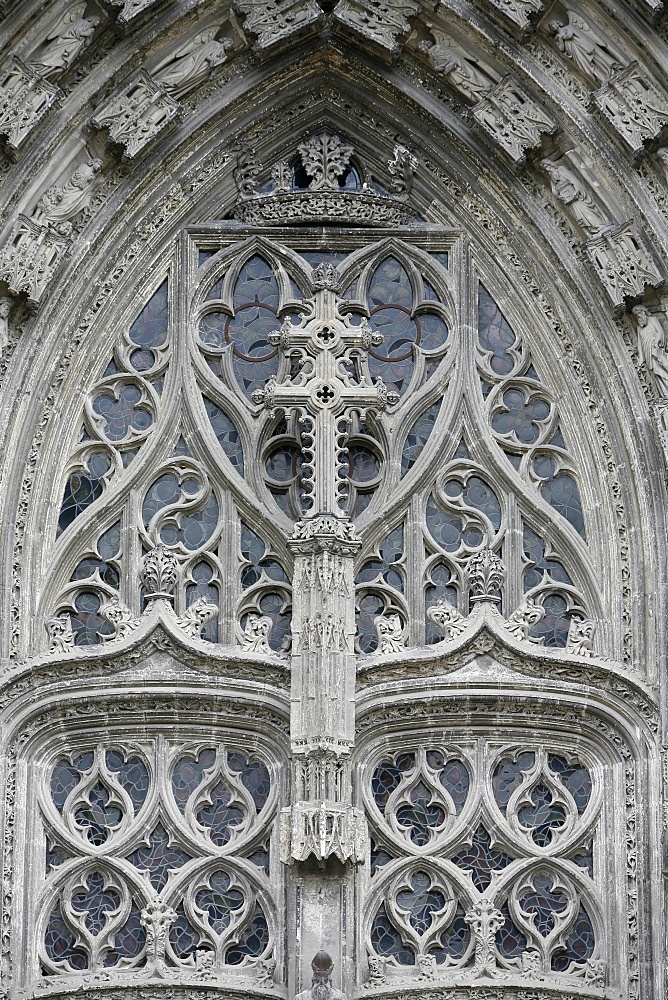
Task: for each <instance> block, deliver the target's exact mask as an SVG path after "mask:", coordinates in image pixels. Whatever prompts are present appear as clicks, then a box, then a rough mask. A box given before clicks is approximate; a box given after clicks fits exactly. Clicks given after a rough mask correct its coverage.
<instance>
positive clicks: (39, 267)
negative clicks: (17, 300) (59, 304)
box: [0, 215, 70, 305]
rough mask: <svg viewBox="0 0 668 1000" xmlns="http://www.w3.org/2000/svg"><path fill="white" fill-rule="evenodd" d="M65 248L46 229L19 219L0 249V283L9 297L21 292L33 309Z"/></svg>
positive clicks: (67, 243) (60, 238)
mask: <svg viewBox="0 0 668 1000" xmlns="http://www.w3.org/2000/svg"><path fill="white" fill-rule="evenodd" d="M69 246H70V241H69V240H68V239H67V238H66V237H64V236H61V235H59V234H58V233H57V232H56V231H55V230H54V229H53V228H51V227H50V226H47V225H42V224H40V223H38V222H35V221H34V219H29V218H28V217H27V216H26V215H19V218H18V222H17V223H16V224H15V226H14V228H13V230H12V232H11V235H10V237H9V239H8V240H7V242H6V243H5V245H4V246H3V247H2V249H0V279H1V280H3V281H5V282H6V283H7V285H8V287H9V291H10V292H11V293H12V294H13V295H18V294H19V293H20V292H25V294H26V295H27V297H28V302H29V303H31V304H32V305H37V304H38V303H39V301H40V299H41V297H42V295H43V293H44V291H45V289H46V287H47V285H48V284H49V282H50V281H51V278H52V277H53V275H54V272H55V271H56V268H57V267H58V265H59V264H60V261H61V260H62V258H63V256H64V254H65V253H66V251H67V249H68V247H69Z"/></svg>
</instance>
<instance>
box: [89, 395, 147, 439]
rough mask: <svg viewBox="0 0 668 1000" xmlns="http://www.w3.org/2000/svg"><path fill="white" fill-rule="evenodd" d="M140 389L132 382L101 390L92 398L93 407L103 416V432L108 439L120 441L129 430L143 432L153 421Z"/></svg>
mask: <svg viewBox="0 0 668 1000" xmlns="http://www.w3.org/2000/svg"><path fill="white" fill-rule="evenodd" d="M142 395H143V394H142V390H141V389H140V388H139V386H138V385H135V384H134V383H132V382H126V383H124V384H123V385H119V386H118V387H117V388H116V389H115V390H113V393H112V391H111V390H110V391H107V390H102V391H100V392H99V393H98V395H97V396H95V397H94V399H93V409H94V410H95V412H96V413H99V415H100V416H101V417H103V418H104V429H103V433H104V435H105V437H106V438H107V439H108V440H109V441H122V440H123V439H124V438H126V437H127V436H128V434H129V433H130V430H131V429H132V430H135V431H137V432H140V433H141V432H143V431H146V430H148V428H149V427H150V426H151V424H152V423H153V417H152V416H151V414H150V413H149V412H148V410H147V409H146V404H144V403H142Z"/></svg>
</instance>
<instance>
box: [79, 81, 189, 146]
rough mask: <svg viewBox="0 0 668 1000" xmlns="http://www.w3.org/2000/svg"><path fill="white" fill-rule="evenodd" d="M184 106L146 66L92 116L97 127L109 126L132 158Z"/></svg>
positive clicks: (110, 131) (116, 140) (116, 139)
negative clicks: (152, 76) (153, 76)
mask: <svg viewBox="0 0 668 1000" xmlns="http://www.w3.org/2000/svg"><path fill="white" fill-rule="evenodd" d="M179 110H180V105H179V104H178V102H177V101H175V100H174V98H173V97H171V96H170V95H169V94H168V93H167V92H166V90H165V89H164V88H162V87H160V86H159V84H157V83H156V82H155V81H154V80H153V79H152V78H151V77H150V76H149V74H148V73H147V72H146V71H145V70H142V71H141V72H140V73H139V74H138V76H136V77H135V79H134V80H133V81H132V83H130V84H129V85H128V86H127V87H126V89H125V90H124V91H123V93H121V94H118V95H117V96H115V97H112V98H111V100H110V101H108V102H107V103H106V104H105V105H104V106H103V107H101V108H100V109H99V110H98V111H96V112H95V114H94V115H93V117H92V118H91V125H92V126H93V128H96V129H109V138H110V139H111V140H112V142H118V143H120V145H121V146H123V147H124V150H125V152H124V157H125V158H126V159H128V160H131V159H132V158H133V157H135V156H136V155H137V153H139V152H140V151H141V150H142V149H143V148H144V146H146V144H147V143H149V142H150V141H151V140H152V139H154V138H155V136H156V135H158V133H159V132H161V131H162V130H163V129H164V128H165V127H166V126H167V125H168V124H169V122H170V121H171V120H172V118H174V117H175V116H176V115H177V114H178V113H179Z"/></svg>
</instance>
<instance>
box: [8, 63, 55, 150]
mask: <svg viewBox="0 0 668 1000" xmlns="http://www.w3.org/2000/svg"><path fill="white" fill-rule="evenodd" d="M60 95H61V91H60V90H59V89H58V87H56V86H55V84H53V83H50V82H49V81H48V80H45V79H44V78H43V77H41V76H40V75H39V73H38V72H37V71H36V70H35V69H33V68H32V67H31V66H28V65H26V64H25V63H24V62H22V61H21V60H20V59H19V58H17V57H16V56H14V57H13V58H12V59H11V60H10V61H9V63H8V64H7V66H6V67H5V68H4V69H3V70H2V71H1V72H0V135H5V136H6V137H7V145H8V146H9V148H10V149H18V148H19V146H20V145H21V143H22V142H24V140H25V139H26V138H27V136H29V135H30V133H31V132H32V131H33V129H34V128H35V127H36V126H37V124H38V123H39V122H40V121H41V120H42V118H43V117H44V115H45V114H46V113H47V111H48V110H49V108H50V107H51V106H52V105H53V104H55V102H56V101H57V100H58V98H59V96H60Z"/></svg>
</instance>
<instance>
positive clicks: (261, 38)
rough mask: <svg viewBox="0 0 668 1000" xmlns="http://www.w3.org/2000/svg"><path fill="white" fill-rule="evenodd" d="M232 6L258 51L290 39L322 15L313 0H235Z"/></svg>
mask: <svg viewBox="0 0 668 1000" xmlns="http://www.w3.org/2000/svg"><path fill="white" fill-rule="evenodd" d="M234 7H235V10H238V11H239V13H240V14H242V15H243V18H244V30H245V31H248V32H249V33H250V34H251V35H253V36H254V37H255V39H256V41H255V48H256V49H258V50H259V51H263V50H265V49H268V48H270V47H271V46H273V45H276V44H277V43H279V42H282V41H284V40H285V39H286V38H291V37H292V36H293V35H294V34H295V33H296V32H301V31H303V30H304V29H305V28H307V27H309V25H313V24H315V23H316V22H317V21H319V20H320V19H321V18H322V16H323V11H322V7H320V5H319V4H318V3H316V0H269V2H268V3H267V2H263V0H235V3H234Z"/></svg>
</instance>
